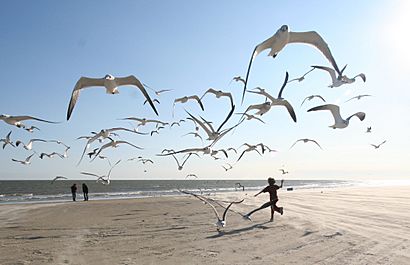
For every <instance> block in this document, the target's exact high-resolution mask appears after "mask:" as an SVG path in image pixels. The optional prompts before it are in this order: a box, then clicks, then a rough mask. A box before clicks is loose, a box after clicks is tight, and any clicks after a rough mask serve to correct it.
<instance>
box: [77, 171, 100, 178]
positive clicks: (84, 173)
mask: <svg viewBox="0 0 410 265" xmlns="http://www.w3.org/2000/svg"><path fill="white" fill-rule="evenodd" d="M81 174H83V175H88V176H93V177H97V178H99V177H100V176H98V175H96V174H93V173H88V172H81Z"/></svg>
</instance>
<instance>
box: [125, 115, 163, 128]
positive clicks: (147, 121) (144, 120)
mask: <svg viewBox="0 0 410 265" xmlns="http://www.w3.org/2000/svg"><path fill="white" fill-rule="evenodd" d="M120 120H130V121H135V122H139V123H138V124H137V127H139V126H145V125H147V124H148V123H154V124H155V125H156V126H159V125H161V126H165V125H168V124H169V123H168V122H163V121H160V120H153V119H146V118H136V117H128V118H123V119H120Z"/></svg>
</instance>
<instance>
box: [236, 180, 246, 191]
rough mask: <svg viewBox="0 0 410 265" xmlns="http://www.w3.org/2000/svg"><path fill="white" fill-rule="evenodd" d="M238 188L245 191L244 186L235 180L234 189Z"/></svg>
mask: <svg viewBox="0 0 410 265" xmlns="http://www.w3.org/2000/svg"><path fill="white" fill-rule="evenodd" d="M238 188H241V189H242V191H245V186H244V185H242V184H241V183H239V182H236V183H235V190H237V189H238Z"/></svg>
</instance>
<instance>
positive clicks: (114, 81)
mask: <svg viewBox="0 0 410 265" xmlns="http://www.w3.org/2000/svg"><path fill="white" fill-rule="evenodd" d="M125 85H132V86H136V87H137V88H138V89H139V90H140V91H141V92H142V94H143V95H144V97H145V98H146V99H147V100H148V102H149V104H150V105H151V108H152V109H153V110H154V112H155V114H157V115H158V111H157V109H156V108H155V106H154V103H153V102H152V100H151V98H150V97H149V95H148V93H147V91H146V90H145V88H144V86H143V85H142V83H141V82H140V81H139V80H138V79H137V78H136V77H135V76H133V75H130V76H126V77H114V76H112V75H110V74H107V75H105V77H104V78H89V77H81V78H80V79H79V80H78V81H77V83H76V84H75V87H74V89H73V92H72V94H71V99H70V103H69V105H68V110H67V120H69V119H70V116H71V113H72V112H73V109H74V106H75V103H76V102H77V100H78V97H79V96H80V91H81V89H84V88H87V87H95V86H102V87H105V90H106V93H107V94H118V93H120V92H119V91H118V87H119V86H125Z"/></svg>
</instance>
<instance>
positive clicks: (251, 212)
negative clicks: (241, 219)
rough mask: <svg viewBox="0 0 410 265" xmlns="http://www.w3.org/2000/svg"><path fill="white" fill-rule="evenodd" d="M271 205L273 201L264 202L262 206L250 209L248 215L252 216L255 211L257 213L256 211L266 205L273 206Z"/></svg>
mask: <svg viewBox="0 0 410 265" xmlns="http://www.w3.org/2000/svg"><path fill="white" fill-rule="evenodd" d="M271 205H272V202H267V203H264V204H263V205H262V206H261V207H259V208H256V209H255V210H252V211H250V212H249V213H248V214H247V215H246V216H251V215H252V214H253V213H255V212H257V211H260V210H262V209H265V208H266V207H269V206H271Z"/></svg>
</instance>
